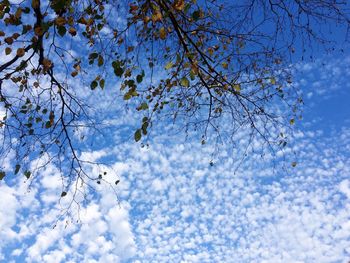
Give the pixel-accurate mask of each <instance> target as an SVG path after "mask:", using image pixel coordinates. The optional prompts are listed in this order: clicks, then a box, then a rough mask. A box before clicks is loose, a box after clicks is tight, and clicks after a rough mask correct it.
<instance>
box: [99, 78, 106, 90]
mask: <svg viewBox="0 0 350 263" xmlns="http://www.w3.org/2000/svg"><path fill="white" fill-rule="evenodd" d="M99 84H100V87H101V89H104V87H105V80H104V79H101V80H100V82H99Z"/></svg>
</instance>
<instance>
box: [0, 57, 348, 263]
mask: <svg viewBox="0 0 350 263" xmlns="http://www.w3.org/2000/svg"><path fill="white" fill-rule="evenodd" d="M314 57H317V59H315V61H313V62H310V61H304V62H300V61H299V62H298V61H295V64H294V65H292V67H293V68H294V71H295V78H294V84H295V85H296V86H298V87H299V88H300V90H301V91H302V92H303V97H304V100H305V105H304V112H303V119H302V120H297V121H296V124H295V130H294V132H293V134H292V135H290V139H291V140H290V143H289V144H288V145H287V147H286V148H285V149H284V151H277V152H276V155H275V156H272V155H271V152H268V151H266V150H265V148H264V145H263V141H261V140H260V139H259V138H255V139H254V140H253V142H252V143H251V147H250V148H248V153H247V157H246V158H244V159H242V156H244V152H245V149H246V145H247V144H248V142H249V138H248V132H247V131H246V130H244V129H242V130H240V131H239V132H238V133H237V134H236V135H235V136H234V137H233V138H232V141H233V142H235V144H234V145H233V144H231V142H225V141H224V142H220V143H219V144H216V143H215V140H214V138H210V137H209V138H208V142H207V143H206V144H205V145H201V139H200V135H198V134H197V133H195V132H193V131H190V132H189V133H188V134H187V135H186V134H185V133H184V132H183V131H181V130H180V125H181V123H178V124H174V125H173V124H169V123H168V122H159V123H158V124H157V125H155V126H154V127H153V128H152V130H151V136H150V138H149V139H148V141H145V143H148V144H149V146H148V147H141V144H140V143H135V142H134V138H133V132H134V131H135V128H137V127H138V126H139V124H140V123H139V122H140V119H141V115H140V114H137V113H135V111H134V110H128V109H125V107H124V104H123V101H122V98H121V97H118V98H117V99H116V97H115V96H112V95H111V94H113V95H115V94H114V93H113V92H111V91H112V88H113V87H107V88H106V89H105V90H104V91H94V92H91V93H90V91H87V90H89V88H88V87H84V86H83V85H82V86H81V87H77V90H78V91H77V92H78V93H79V92H80V93H81V94H84V99H86V100H87V101H88V102H89V105H93V106H94V108H93V110H92V111H91V114H92V115H94V116H95V117H96V118H98V119H99V120H103V125H102V126H101V132H102V133H93V132H92V131H91V130H89V129H81V130H79V131H77V133H76V136H77V138H78V137H81V136H82V135H85V138H86V140H85V141H83V143H82V145H81V149H84V150H83V152H81V157H82V158H83V159H84V158H85V159H89V160H91V161H101V160H102V161H104V162H106V163H108V166H107V165H106V166H104V165H100V166H91V165H86V167H85V168H86V170H87V171H88V172H89V173H90V174H93V175H97V174H99V173H101V172H104V171H106V172H107V174H106V176H105V177H104V179H105V180H106V182H102V184H101V185H97V184H96V185H94V186H93V187H94V188H95V189H96V191H93V190H91V189H90V188H79V189H80V190H81V192H78V194H77V196H76V199H77V200H78V201H80V202H79V203H78V204H75V203H73V204H72V207H71V212H72V213H73V214H72V217H71V218H61V217H60V215H62V212H64V211H65V210H64V209H65V208H66V207H67V206H69V204H70V202H71V200H72V199H71V196H72V193H73V191H74V188H73V186H72V188H70V189H68V190H67V192H68V195H67V196H66V197H65V198H62V199H60V198H59V196H60V194H61V192H62V180H61V177H60V173H59V170H58V167H56V166H55V164H54V163H49V164H48V165H46V167H45V169H42V170H41V171H40V173H39V174H38V175H37V176H36V180H35V184H32V185H31V186H29V182H27V181H24V180H18V178H15V179H9V178H5V180H3V181H1V182H0V193H1V198H0V236H1V242H0V261H1V262H10V263H11V262H49V263H54V262H55V263H56V262H57V263H58V262H89V263H90V262H91V263H94V262H101V263H104V262H113V263H114V262H348V261H349V260H350V107H349V101H350V83H349V79H350V54H348V53H345V54H343V53H340V52H338V51H337V52H335V53H333V54H329V55H324V54H322V53H317V54H314ZM96 92H98V96H96ZM0 115H1V112H0ZM229 125H230V124H229V123H223V127H228V126H229ZM262 153H263V154H262ZM13 160H14V156H13V155H11V154H10V155H9V156H8V158H7V159H4V160H0V164H1V167H5V169H8V170H10V166H11V165H13ZM43 161H44V160H33V162H32V164H31V165H32V167H35V166H37V165H40V163H41V162H43ZM293 162H297V165H296V167H295V168H293V167H292V165H291V164H292V163H293ZM211 163H213V165H210V164H211ZM116 180H120V183H119V184H118V185H117V186H116V187H115V188H111V187H110V186H109V185H108V183H107V182H110V183H111V184H114V182H115V181H116Z"/></svg>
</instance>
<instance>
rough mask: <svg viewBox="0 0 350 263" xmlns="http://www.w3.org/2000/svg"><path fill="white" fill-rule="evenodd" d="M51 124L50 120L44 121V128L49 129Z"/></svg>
mask: <svg viewBox="0 0 350 263" xmlns="http://www.w3.org/2000/svg"><path fill="white" fill-rule="evenodd" d="M51 126H52V125H51V121H47V122H46V123H45V128H46V129H49V128H50V127H51Z"/></svg>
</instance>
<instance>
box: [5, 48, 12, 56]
mask: <svg viewBox="0 0 350 263" xmlns="http://www.w3.org/2000/svg"><path fill="white" fill-rule="evenodd" d="M11 52H12V49H11V48H9V47H7V48H5V54H6V55H10V53H11Z"/></svg>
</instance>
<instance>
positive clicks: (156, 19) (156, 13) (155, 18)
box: [152, 10, 163, 23]
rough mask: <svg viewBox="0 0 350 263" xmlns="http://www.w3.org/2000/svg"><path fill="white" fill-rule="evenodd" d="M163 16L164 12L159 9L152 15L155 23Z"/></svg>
mask: <svg viewBox="0 0 350 263" xmlns="http://www.w3.org/2000/svg"><path fill="white" fill-rule="evenodd" d="M162 18H163V16H162V13H161V12H160V11H159V10H156V11H155V12H154V13H153V15H152V21H153V23H155V22H158V21H161V20H162Z"/></svg>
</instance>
